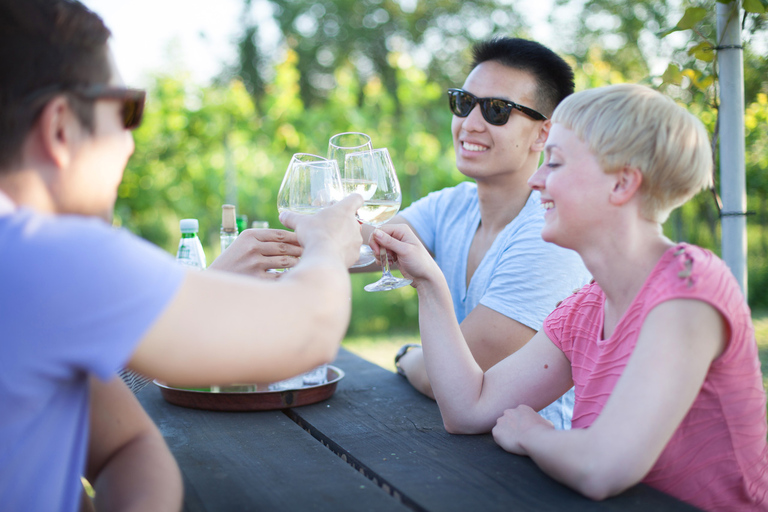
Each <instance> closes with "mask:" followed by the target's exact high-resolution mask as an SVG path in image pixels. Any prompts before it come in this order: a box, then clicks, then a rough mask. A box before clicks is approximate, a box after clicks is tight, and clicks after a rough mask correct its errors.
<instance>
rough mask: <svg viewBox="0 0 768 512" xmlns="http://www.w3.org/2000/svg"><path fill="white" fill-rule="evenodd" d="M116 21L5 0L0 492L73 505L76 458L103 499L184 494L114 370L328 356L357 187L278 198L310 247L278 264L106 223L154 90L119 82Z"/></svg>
mask: <svg viewBox="0 0 768 512" xmlns="http://www.w3.org/2000/svg"><path fill="white" fill-rule="evenodd" d="M108 38H109V31H108V30H107V28H106V27H105V26H104V24H103V23H102V21H101V19H99V18H98V16H96V15H95V14H93V13H92V12H90V11H89V10H87V9H86V8H85V7H84V6H83V5H82V4H80V3H79V2H77V1H76V0H27V1H25V2H19V1H18V0H0V69H1V70H2V72H0V311H2V314H0V411H2V414H0V439H1V440H2V441H0V503H2V508H3V510H46V511H50V510H61V511H68V512H72V511H74V510H77V509H78V507H80V506H81V505H88V502H87V501H83V500H82V486H81V483H80V476H81V475H83V474H85V475H86V476H87V477H88V478H89V480H90V481H91V482H92V483H93V484H94V486H95V488H96V500H97V503H96V505H97V508H102V507H103V508H104V509H109V510H123V509H127V508H132V509H134V510H178V509H179V508H180V506H181V479H180V475H179V471H178V469H177V468H176V466H175V463H174V461H173V458H172V456H171V455H170V452H169V451H168V449H167V447H166V446H165V444H164V442H163V440H162V437H161V436H160V434H159V432H158V431H157V429H156V428H155V427H154V426H153V425H152V422H151V420H150V419H149V418H148V417H147V416H146V414H145V413H144V412H143V410H142V409H141V407H140V405H139V404H138V402H136V400H135V398H134V397H133V395H132V394H131V393H130V391H129V390H128V388H127V387H126V386H125V385H124V384H123V383H122V382H121V381H120V379H119V378H118V377H116V372H117V371H118V370H119V369H121V368H123V367H128V368H130V369H131V370H134V371H137V372H139V373H141V374H144V375H147V376H150V377H154V378H159V379H162V380H164V381H167V382H172V383H174V384H176V385H181V386H204V385H211V384H226V383H232V382H273V381H278V380H281V379H284V378H286V377H289V376H292V375H296V374H299V373H302V372H305V371H307V370H309V369H311V368H313V367H316V366H318V365H319V364H322V363H327V362H329V361H331V360H332V359H333V358H334V357H335V354H336V351H337V350H338V346H339V343H340V341H341V339H342V337H343V336H344V333H345V331H346V328H347V324H348V322H349V316H350V297H351V287H350V283H349V276H348V272H347V268H348V266H349V265H351V264H352V263H353V262H354V261H355V260H356V259H357V254H358V249H359V246H360V243H361V236H360V228H359V226H358V224H357V222H356V221H355V218H354V212H355V210H356V209H357V208H358V207H359V206H360V205H361V204H362V199H361V198H360V197H359V196H357V195H353V196H351V197H349V198H347V199H345V200H344V201H342V202H340V203H339V204H337V205H335V206H333V207H331V208H327V209H325V210H323V211H322V212H320V213H318V214H317V215H315V216H304V217H301V216H296V215H294V214H290V213H288V214H284V215H282V216H281V221H282V222H283V223H284V224H285V225H286V226H288V227H290V228H293V229H295V235H290V236H295V238H294V239H292V240H295V241H296V242H297V243H298V244H299V245H300V246H301V248H300V250H301V255H302V257H301V260H300V262H298V263H297V264H296V266H295V267H294V268H293V269H292V271H291V272H290V273H289V274H287V275H285V276H283V277H281V278H280V279H279V280H277V281H267V280H262V279H256V278H254V277H252V276H242V275H235V274H233V273H232V272H231V271H236V272H237V271H239V272H244V273H245V272H250V271H251V270H252V269H253V265H252V261H250V262H249V261H248V258H245V259H239V258H236V257H235V256H237V255H238V254H239V255H241V256H242V255H243V254H246V253H247V252H248V247H245V246H244V245H243V244H246V245H247V244H248V243H251V242H252V240H248V239H246V238H243V240H242V241H240V242H238V243H237V244H238V245H233V246H232V248H234V249H235V250H234V251H232V252H230V251H227V257H228V261H227V260H224V261H223V262H222V263H219V264H216V263H214V264H213V265H212V266H211V268H210V269H209V270H206V271H205V272H188V271H185V270H183V269H181V268H180V266H178V265H177V264H176V263H175V262H174V261H173V258H171V257H170V255H168V254H166V253H164V252H163V251H161V250H160V249H158V248H156V247H154V246H151V245H150V244H148V243H147V242H144V241H142V240H141V239H139V238H137V237H135V236H133V235H131V234H129V233H127V232H125V231H121V230H114V229H112V228H111V226H110V225H109V220H110V219H111V212H112V209H113V207H114V203H115V198H116V196H117V187H118V185H119V183H120V180H121V178H122V174H123V170H124V168H125V164H126V162H127V160H128V158H129V157H130V155H131V153H132V152H133V149H134V145H133V138H132V136H131V132H130V130H131V129H133V128H135V127H136V126H138V125H139V123H140V121H141V114H142V109H143V104H144V92H143V91H138V90H134V89H128V88H126V87H125V86H124V85H123V84H122V81H121V78H120V75H119V74H118V72H117V69H116V67H115V63H114V62H113V59H112V56H111V53H110V51H109V47H108V44H107V41H108ZM277 233H278V234H277V235H275V236H282V237H289V235H287V234H284V232H277ZM279 233H283V234H279ZM286 240H287V241H291V240H288V238H286ZM287 256H290V254H288V255H287ZM217 268H218V269H221V268H224V269H226V270H229V271H230V272H229V273H225V272H221V271H219V270H217ZM297 311H298V312H300V315H301V318H302V320H303V321H301V322H296V321H295V318H296V314H297ZM255 327H257V328H255ZM89 434H90V435H89Z"/></svg>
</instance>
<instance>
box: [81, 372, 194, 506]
mask: <svg viewBox="0 0 768 512" xmlns="http://www.w3.org/2000/svg"><path fill="white" fill-rule="evenodd" d="M90 387H91V407H90V409H91V420H90V421H91V434H90V438H89V448H88V461H87V467H86V478H87V479H88V480H89V481H90V482H91V483H92V485H93V487H94V490H95V491H96V497H95V503H94V504H95V508H96V510H117V511H129V510H131V511H137V512H139V511H145V510H156V511H166V510H167V511H175V510H180V509H181V502H182V495H183V492H182V483H181V474H180V473H179V468H178V466H177V465H176V461H175V460H174V459H173V455H171V452H170V451H169V450H168V447H167V446H166V444H165V441H164V440H163V437H162V436H161V435H160V432H159V431H158V430H157V427H155V425H154V423H152V420H151V419H150V418H149V416H147V414H146V413H145V412H144V409H143V408H142V407H141V405H140V404H139V402H138V401H137V400H136V397H135V396H134V395H133V393H131V391H130V390H129V389H128V388H127V387H126V385H125V384H124V383H123V381H122V380H121V379H120V378H119V377H117V376H116V377H115V378H113V379H112V380H111V381H109V382H102V381H100V380H98V379H96V378H91V380H90Z"/></svg>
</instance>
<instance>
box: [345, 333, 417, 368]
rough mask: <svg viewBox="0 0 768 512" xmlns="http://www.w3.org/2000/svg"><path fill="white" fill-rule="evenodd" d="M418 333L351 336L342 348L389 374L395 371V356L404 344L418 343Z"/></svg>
mask: <svg viewBox="0 0 768 512" xmlns="http://www.w3.org/2000/svg"><path fill="white" fill-rule="evenodd" d="M420 342H421V340H420V338H419V333H418V332H416V333H405V334H396V335H392V336H389V335H386V334H382V335H378V336H353V337H349V338H346V339H345V340H344V343H343V344H342V346H343V347H344V348H346V349H347V350H349V351H350V352H352V353H354V354H357V355H358V356H360V357H362V358H363V359H367V360H368V361H370V362H372V363H375V364H377V365H379V366H381V367H382V368H384V369H386V370H389V371H391V372H394V371H395V354H397V351H398V349H400V347H402V346H403V345H405V344H406V343H420Z"/></svg>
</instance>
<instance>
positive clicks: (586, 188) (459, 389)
mask: <svg viewBox="0 0 768 512" xmlns="http://www.w3.org/2000/svg"><path fill="white" fill-rule="evenodd" d="M552 123H553V125H552V130H551V132H550V135H549V139H548V140H547V144H546V148H545V160H544V163H543V165H542V166H541V167H540V168H539V170H538V171H537V172H536V173H535V174H534V175H533V176H532V177H531V179H530V181H529V184H530V186H531V187H532V188H533V189H535V190H538V191H540V193H541V201H542V206H543V207H544V208H545V209H546V210H547V212H546V215H545V225H544V228H543V230H542V237H543V238H544V240H546V241H548V242H553V243H556V244H557V245H559V246H562V247H566V248H569V249H573V250H575V251H576V252H578V253H579V254H580V256H581V257H582V259H583V260H584V263H585V265H586V266H587V268H588V270H589V271H590V272H591V273H592V275H593V276H594V278H595V282H594V283H593V284H590V285H587V286H586V287H584V288H582V289H581V290H580V291H578V292H577V293H575V294H574V295H572V296H571V297H569V298H568V299H566V300H565V301H563V303H562V304H561V305H560V306H559V307H558V308H557V309H555V311H554V312H553V313H552V314H550V315H549V317H548V318H547V320H546V321H545V323H544V328H543V329H542V330H541V331H540V332H539V333H538V334H536V336H535V337H534V338H533V340H532V341H531V342H529V343H528V344H527V345H526V346H525V347H523V348H522V349H521V350H519V351H518V352H516V353H515V354H513V355H511V356H509V357H508V358H506V359H504V360H503V361H501V362H500V363H498V364H497V365H496V366H494V367H492V368H490V369H489V370H488V371H486V372H485V373H483V371H482V370H481V369H480V367H479V366H478V365H477V364H476V363H475V362H474V360H473V359H472V356H471V354H470V353H469V351H468V350H467V347H466V344H464V343H463V342H462V339H461V331H460V329H459V328H458V325H457V324H456V322H455V321H454V322H449V321H446V318H450V317H451V315H452V307H451V300H450V294H449V293H448V291H447V287H446V286H445V283H444V281H443V279H442V276H441V274H440V271H439V269H437V268H436V265H435V264H434V262H433V261H432V259H431V258H429V257H428V255H427V254H426V253H425V251H423V249H422V248H421V246H420V245H419V244H418V241H417V239H416V238H415V237H414V236H413V235H412V234H411V233H410V232H409V231H408V230H407V229H406V228H403V227H402V226H384V227H383V228H382V231H377V232H376V233H375V235H374V237H373V240H374V244H373V245H374V247H373V249H374V252H376V253H378V246H379V245H380V246H384V247H386V248H387V249H388V250H389V251H390V252H392V253H394V254H396V256H397V259H398V264H399V267H400V269H401V270H402V271H403V273H404V274H407V275H408V276H409V277H410V278H412V279H413V280H414V286H415V287H416V289H417V290H418V295H419V308H420V321H421V323H422V328H421V332H422V341H423V347H424V348H423V350H424V357H425V362H426V368H427V372H428V375H429V379H430V381H431V382H432V388H433V390H434V393H435V397H436V399H437V402H438V404H439V405H440V411H441V413H442V415H443V420H444V423H445V427H446V429H447V430H448V431H449V432H452V433H464V434H471V433H480V432H489V431H491V430H492V431H493V435H494V438H495V439H496V442H497V443H498V444H499V445H500V446H501V447H503V448H504V449H505V450H507V451H510V452H512V453H516V454H519V455H526V456H529V457H531V458H532V459H533V460H534V461H535V462H536V464H538V465H539V467H541V469H542V470H543V471H545V472H546V473H548V474H549V475H550V476H552V477H553V478H555V479H556V480H558V481H560V482H562V483H564V484H566V485H568V486H570V487H572V488H574V489H576V490H578V491H579V492H581V493H583V494H585V495H586V496H588V497H591V498H593V499H603V498H606V497H609V496H612V495H615V494H618V493H620V492H622V491H623V490H625V489H627V488H629V487H630V486H632V485H635V484H637V483H639V482H645V483H647V484H649V485H651V486H653V487H655V488H657V489H660V490H662V491H664V492H667V493H669V494H671V495H673V496H676V497H678V498H679V499H681V500H684V501H686V502H688V503H691V504H693V505H696V506H699V507H701V508H704V509H707V510H729V511H731V510H766V509H768V446H767V445H766V432H767V431H768V427H767V426H766V398H765V392H764V389H763V385H762V378H761V374H760V363H759V360H758V357H757V347H756V344H755V338H754V329H753V326H752V323H751V319H750V311H749V308H748V306H747V304H746V302H745V300H744V297H743V295H742V293H741V291H740V289H739V287H738V285H737V283H736V281H735V279H734V278H733V276H732V275H731V273H730V271H729V270H728V268H727V267H726V266H725V264H724V263H723V262H722V261H721V260H720V259H718V258H717V257H716V256H715V255H714V254H712V253H711V252H709V251H707V250H704V249H701V248H699V247H696V246H692V245H688V244H685V243H674V242H672V241H671V240H669V239H668V238H666V237H665V236H664V234H663V232H662V228H661V223H662V222H663V221H664V220H665V219H666V218H667V217H668V215H669V213H670V211H672V210H673V209H674V208H676V207H678V206H680V205H681V204H683V203H684V202H685V201H687V200H688V199H690V198H691V197H692V196H693V195H694V194H696V193H697V192H698V191H699V190H701V189H702V188H705V187H707V186H708V185H709V184H710V180H711V170H712V155H711V151H710V148H709V141H708V138H707V133H706V131H705V129H704V127H703V126H702V125H701V123H700V122H699V121H698V120H697V119H696V118H695V117H693V116H692V115H691V114H689V113H688V112H686V111H685V110H684V109H683V108H681V107H679V106H678V105H676V104H675V103H674V102H673V101H672V100H670V99H668V98H666V97H664V96H663V95H661V94H659V93H658V92H655V91H653V90H651V89H649V88H646V87H643V86H639V85H629V84H624V85H614V86H609V87H604V88H600V89H594V90H590V91H584V92H579V93H577V94H574V95H572V96H570V97H568V98H566V99H565V100H564V101H563V103H561V104H560V105H559V106H558V107H557V109H556V110H555V112H554V114H553V117H552ZM425 333H426V334H427V336H425ZM572 385H575V388H576V403H575V407H574V415H573V430H571V431H555V430H554V429H553V428H552V426H551V425H549V424H548V423H547V422H546V421H545V420H543V419H542V418H541V417H540V416H539V415H537V414H536V413H535V411H536V410H538V409H540V408H541V407H544V406H545V405H546V404H548V403H550V402H551V401H552V400H553V399H554V398H556V397H557V396H559V395H560V394H562V393H563V392H564V390H566V389H568V388H569V387H570V386H572Z"/></svg>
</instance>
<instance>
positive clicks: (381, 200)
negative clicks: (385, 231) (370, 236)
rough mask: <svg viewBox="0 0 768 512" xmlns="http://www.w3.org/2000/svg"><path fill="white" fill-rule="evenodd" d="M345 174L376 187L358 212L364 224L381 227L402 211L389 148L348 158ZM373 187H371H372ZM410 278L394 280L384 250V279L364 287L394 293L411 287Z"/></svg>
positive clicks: (372, 290) (371, 290)
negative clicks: (398, 289)
mask: <svg viewBox="0 0 768 512" xmlns="http://www.w3.org/2000/svg"><path fill="white" fill-rule="evenodd" d="M344 168H345V172H346V173H347V175H348V176H353V177H354V179H358V180H362V181H363V182H364V183H368V182H373V183H375V184H376V188H375V189H374V190H373V193H372V194H371V195H370V196H369V197H367V198H366V197H365V196H364V197H363V199H364V202H363V206H362V207H361V208H360V209H359V210H358V211H357V217H358V219H360V221H361V222H363V223H365V224H368V225H371V226H381V225H382V224H384V223H385V222H387V221H388V220H389V219H391V218H392V217H394V216H395V215H396V214H397V212H398V211H399V210H400V203H401V201H402V194H401V193H400V182H399V181H398V180H397V173H396V172H395V166H394V165H392V158H390V156H389V151H388V150H387V148H382V149H374V150H372V151H361V152H358V153H350V154H348V155H347V158H346V161H345V163H344ZM371 188H372V187H371ZM411 282H412V281H411V280H410V279H404V278H399V277H395V276H393V275H392V272H390V270H389V257H388V256H387V251H386V250H383V249H382V251H381V279H379V280H378V281H376V282H375V283H371V284H369V285H366V286H365V290H366V291H368V292H380V291H386V290H394V289H395V288H400V287H403V286H407V285H409V284H411Z"/></svg>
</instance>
